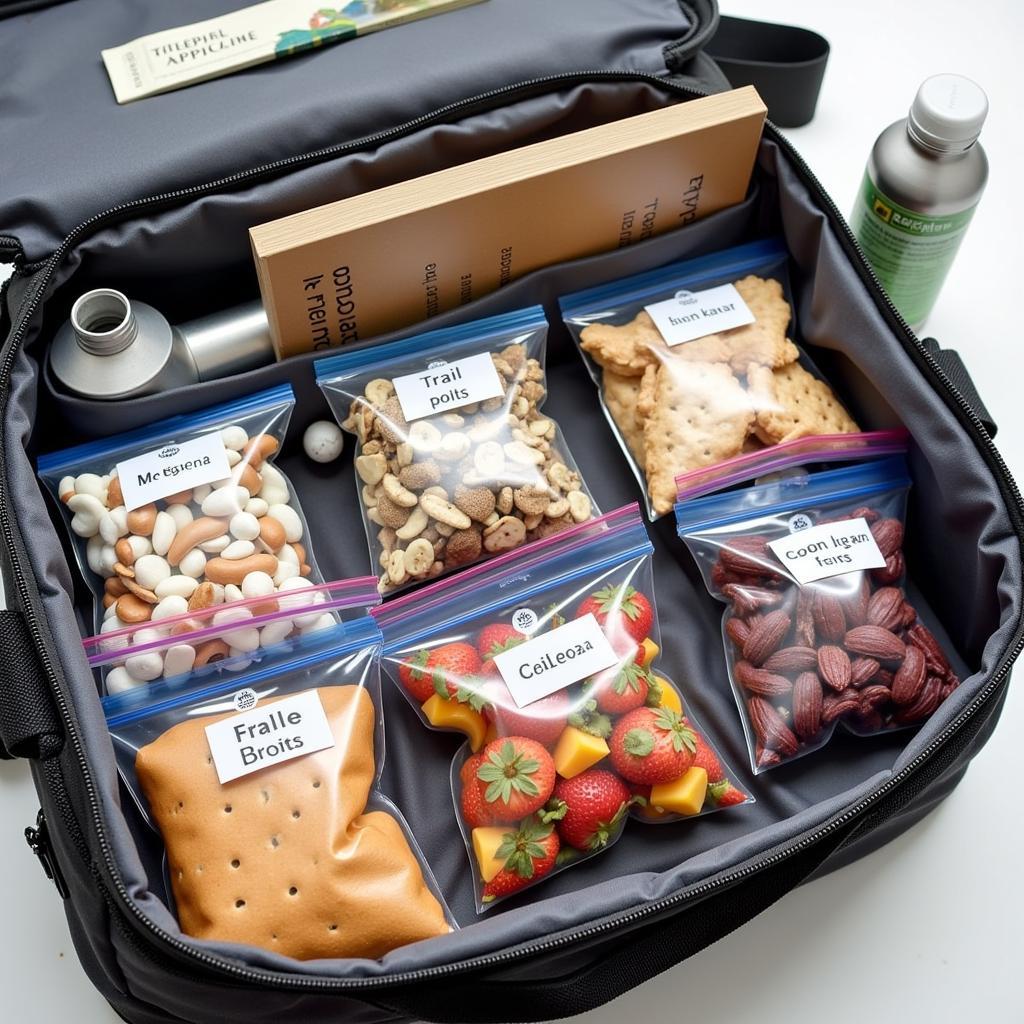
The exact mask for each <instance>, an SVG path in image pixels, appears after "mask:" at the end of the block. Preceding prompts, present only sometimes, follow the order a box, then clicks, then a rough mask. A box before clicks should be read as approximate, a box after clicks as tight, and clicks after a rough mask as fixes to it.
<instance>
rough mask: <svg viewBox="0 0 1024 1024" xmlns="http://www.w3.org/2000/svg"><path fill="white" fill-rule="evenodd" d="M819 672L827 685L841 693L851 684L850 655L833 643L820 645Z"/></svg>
mask: <svg viewBox="0 0 1024 1024" xmlns="http://www.w3.org/2000/svg"><path fill="white" fill-rule="evenodd" d="M818 674H819V675H820V676H821V680H822V682H823V683H825V685H826V686H828V687H829V688H830V689H832V690H835V691H836V693H841V692H842V691H843V690H845V689H846V688H847V687H848V686H849V685H850V656H849V655H848V654H847V653H846V651H844V650H843V649H842V647H836V646H834V645H833V644H825V646H824V647H819V648H818Z"/></svg>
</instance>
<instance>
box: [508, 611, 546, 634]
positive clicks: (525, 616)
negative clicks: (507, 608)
mask: <svg viewBox="0 0 1024 1024" xmlns="http://www.w3.org/2000/svg"><path fill="white" fill-rule="evenodd" d="M539 621H540V620H539V619H538V618H537V613H536V612H535V611H534V610H533V609H532V608H517V609H516V610H515V611H514V612H513V613H512V626H513V628H515V629H518V630H519V632H520V633H526V634H527V635H529V634H530V633H532V632H533V631H534V630H535V629H536V628H537V623H538V622H539Z"/></svg>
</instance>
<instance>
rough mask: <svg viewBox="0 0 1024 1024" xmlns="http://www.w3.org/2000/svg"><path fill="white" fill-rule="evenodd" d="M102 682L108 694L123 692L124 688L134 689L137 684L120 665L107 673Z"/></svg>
mask: <svg viewBox="0 0 1024 1024" xmlns="http://www.w3.org/2000/svg"><path fill="white" fill-rule="evenodd" d="M104 683H105V685H106V688H107V693H109V694H115V693H124V692H125V690H134V689H135V687H136V686H138V685H139V684H138V683H137V682H136V681H135V680H134V679H132V677H131V676H130V675H128V672H127V670H126V669H123V668H121V666H120V665H119V666H117V668H112V669H111V670H110V671H109V672H108V673H107V678H106V679H105V680H104Z"/></svg>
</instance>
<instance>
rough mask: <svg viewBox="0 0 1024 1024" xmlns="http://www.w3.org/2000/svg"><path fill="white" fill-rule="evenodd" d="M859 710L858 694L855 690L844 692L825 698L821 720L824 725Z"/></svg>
mask: <svg viewBox="0 0 1024 1024" xmlns="http://www.w3.org/2000/svg"><path fill="white" fill-rule="evenodd" d="M859 710H860V694H858V693H857V691H856V690H844V691H843V692H842V693H836V694H831V695H829V696H828V697H826V698H825V700H824V702H823V703H822V708H821V720H822V722H824V723H825V724H826V725H828V724H829V723H830V722H834V721H835V720H836V719H837V718H840V717H841V716H842V715H849V714H852V713H853V712H855V711H859Z"/></svg>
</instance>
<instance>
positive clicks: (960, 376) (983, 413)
mask: <svg viewBox="0 0 1024 1024" xmlns="http://www.w3.org/2000/svg"><path fill="white" fill-rule="evenodd" d="M921 344H923V345H924V347H925V348H926V349H927V350H928V351H929V352H930V353H931V354H932V357H933V358H934V359H935V361H936V362H937V363H938V364H939V366H941V367H942V369H943V371H944V372H945V374H946V376H947V377H948V378H949V379H950V381H951V382H952V384H953V386H954V387H955V388H956V389H957V391H959V392H960V394H961V395H962V396H963V398H964V401H966V402H967V404H968V405H969V406H970V407H971V409H972V410H973V411H974V414H975V415H976V416H977V417H978V419H979V420H981V425H982V426H983V427H984V428H985V430H986V431H987V432H988V436H989V437H995V436H996V431H997V430H998V429H999V427H998V426H997V425H996V421H995V420H994V419H993V418H992V414H991V413H990V412H989V411H988V409H986V408H985V403H984V402H983V401H982V400H981V395H979V394H978V389H977V387H975V384H974V381H973V379H972V378H971V375H970V373H969V372H968V370H967V367H966V366H965V365H964V361H963V360H962V359H961V358H960V353H959V352H957V351H956V349H953V348H940V347H939V343H938V342H937V341H936V340H935V339H934V338H922V339H921Z"/></svg>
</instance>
